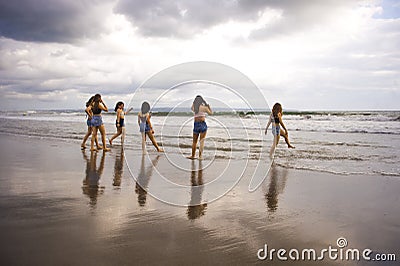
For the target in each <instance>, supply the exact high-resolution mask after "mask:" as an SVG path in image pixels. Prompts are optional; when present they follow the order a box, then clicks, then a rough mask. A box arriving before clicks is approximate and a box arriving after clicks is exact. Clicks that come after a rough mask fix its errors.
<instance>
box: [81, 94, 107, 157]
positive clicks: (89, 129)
mask: <svg viewBox="0 0 400 266" xmlns="http://www.w3.org/2000/svg"><path fill="white" fill-rule="evenodd" d="M93 99H94V96H92V97H90V99H89V101H87V102H86V108H87V107H89V105H91V104H92V102H93ZM92 116H93V112H92V111H91V110H90V112H89V113H87V120H86V125H87V132H86V135H85V137H84V138H83V141H82V144H81V148H82V150H83V149H86V141H87V139H88V138H89V136H90V135H92V132H93V127H92ZM94 141H95V142H96V147H97V149H102V148H103V147H101V146H100V145H99V142H98V140H97V135H96V139H95V140H94Z"/></svg>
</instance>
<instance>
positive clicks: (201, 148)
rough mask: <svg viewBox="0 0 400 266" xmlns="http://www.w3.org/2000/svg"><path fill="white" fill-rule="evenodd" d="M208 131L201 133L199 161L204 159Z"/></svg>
mask: <svg viewBox="0 0 400 266" xmlns="http://www.w3.org/2000/svg"><path fill="white" fill-rule="evenodd" d="M206 135H207V131H206V132H203V133H200V147H199V159H200V160H201V159H203V150H204V141H205V140H206Z"/></svg>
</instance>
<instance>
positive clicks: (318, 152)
mask: <svg viewBox="0 0 400 266" xmlns="http://www.w3.org/2000/svg"><path fill="white" fill-rule="evenodd" d="M267 120H268V114H267V113H257V114H249V115H244V114H243V113H226V112H222V111H221V112H215V115H213V116H209V117H208V118H207V124H208V126H209V130H208V132H207V140H206V150H205V156H206V157H209V158H211V157H212V158H216V159H220V160H225V159H226V160H228V159H229V160H258V159H259V158H260V156H261V153H265V152H267V151H268V150H269V147H270V145H271V143H272V134H271V130H270V129H269V130H268V133H267V135H264V128H265V124H266V123H267ZM283 121H284V123H285V125H286V127H287V128H288V130H289V137H290V140H291V142H292V144H293V145H294V146H296V149H288V148H287V147H286V145H285V142H284V140H283V138H281V141H280V144H279V146H278V148H277V150H276V153H275V160H274V162H275V164H276V165H278V166H281V167H284V168H293V169H304V170H311V171H318V172H328V173H334V174H340V175H354V174H356V175H382V176H395V177H396V176H397V177H400V111H371V112H365V111H364V112H290V113H284V115H283ZM103 122H104V124H105V127H106V132H107V137H108V138H110V137H111V136H112V135H113V134H114V133H115V132H116V128H115V114H114V113H112V112H110V113H108V114H104V115H103ZM152 124H153V127H154V130H155V135H156V139H157V141H158V142H159V143H160V144H161V145H162V146H163V148H164V149H165V151H166V152H167V153H171V154H184V155H189V154H190V147H191V141H192V124H193V118H192V114H191V113H190V112H187V113H186V112H180V113H169V114H168V113H166V112H165V113H164V112H163V113H162V112H159V113H157V112H154V113H153V116H152ZM86 130H87V127H86V117H85V114H84V112H83V111H81V110H54V111H53V110H51V111H8V112H0V133H1V134H11V135H21V136H24V137H30V138H49V139H56V140H59V141H65V142H73V143H76V145H77V148H79V144H80V143H81V141H82V138H83V136H84V135H85V133H86ZM126 132H127V136H126V140H125V149H128V150H133V151H137V152H140V149H141V142H140V133H139V127H138V124H137V116H136V114H135V113H131V114H128V115H127V116H126ZM89 143H90V139H89V141H88V143H87V144H88V145H89ZM119 143H120V140H119V139H116V140H115V141H114V144H116V145H119ZM148 145H149V149H152V147H150V146H151V144H150V143H149V144H148Z"/></svg>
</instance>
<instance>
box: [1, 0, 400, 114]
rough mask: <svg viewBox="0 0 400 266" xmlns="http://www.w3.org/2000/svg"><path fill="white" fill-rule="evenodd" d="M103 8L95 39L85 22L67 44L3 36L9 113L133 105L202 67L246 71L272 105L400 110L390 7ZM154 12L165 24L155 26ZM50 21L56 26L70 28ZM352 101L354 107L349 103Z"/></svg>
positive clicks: (96, 15) (398, 42) (399, 38)
mask: <svg viewBox="0 0 400 266" xmlns="http://www.w3.org/2000/svg"><path fill="white" fill-rule="evenodd" d="M222 2H223V3H222ZM99 3H101V4H100V5H98V6H97V8H98V9H96V10H97V11H96V10H94V9H92V8H89V7H86V8H88V9H90V12H91V13H90V14H91V15H90V16H91V17H93V19H94V20H93V21H96V20H101V23H100V24H99V27H97V26H96V27H95V28H94V31H93V32H95V34H92V35H90V38H87V37H85V36H86V35H85V33H84V32H85V31H86V30H87V28H86V26H85V25H83V24H84V23H83V22H82V21H80V20H79V19H78V20H77V21H76V23H74V25H78V26H79V25H82V27H83V28H82V30H81V31H78V33H77V34H73V35H70V36H69V37H71V39H70V40H71V41H70V42H69V41H68V42H64V43H62V42H58V43H55V42H53V41H50V42H46V40H48V38H43V39H40V38H39V39H38V41H35V40H34V38H32V37H29V36H31V35H29V36H27V37H26V38H24V34H26V33H25V32H26V31H27V30H29V29H30V28H29V27H27V28H25V29H23V30H21V32H20V33H19V35H18V36H19V37H15V36H14V37H15V39H17V40H19V41H16V40H13V39H11V38H14V37H13V35H10V34H5V33H4V32H5V31H4V30H2V31H0V33H1V34H2V35H3V37H1V38H0V80H1V81H0V92H1V93H2V94H3V95H7V97H4V98H3V99H1V100H0V108H6V107H7V108H8V107H9V106H10V105H11V106H12V104H10V103H11V102H13V101H12V99H15V100H18V99H21V97H22V98H23V99H24V100H26V104H27V105H31V106H32V107H34V106H35V104H36V103H35V99H39V98H37V97H35V96H38V95H39V96H40V97H41V100H43V101H44V100H46V96H45V95H50V96H49V97H47V99H48V100H46V101H45V102H44V103H43V101H42V103H41V104H42V105H41V106H43V107H48V108H57V107H59V108H64V106H60V105H62V103H61V102H60V99H65V103H68V104H66V105H68V106H70V107H71V108H80V107H81V106H82V103H83V102H84V101H86V97H87V96H88V95H90V94H92V93H95V92H100V93H102V94H103V95H105V97H106V99H107V97H109V99H110V100H113V101H114V100H117V98H118V99H121V100H124V101H128V100H129V97H130V95H131V94H132V93H133V90H134V89H135V88H137V87H138V86H139V85H140V84H141V83H142V82H144V81H145V80H146V79H147V78H149V77H150V76H151V75H152V74H155V73H157V72H159V71H161V70H163V69H165V68H167V67H170V66H172V65H175V64H180V63H184V62H188V61H199V60H200V61H213V62H219V63H223V64H226V65H228V66H231V67H234V68H236V69H237V70H239V71H241V72H242V73H244V74H245V75H247V76H248V77H249V78H250V79H251V80H253V81H254V82H255V83H256V84H257V85H258V86H259V87H260V88H261V89H262V91H263V93H264V95H265V96H266V98H267V101H268V103H269V104H272V103H273V102H275V101H278V100H279V101H281V102H283V103H286V104H284V105H285V106H287V107H288V108H303V109H324V108H335V106H340V108H343V109H346V108H349V109H358V108H361V107H362V108H365V109H368V106H371V108H381V109H385V108H392V109H393V108H396V109H399V108H400V106H399V104H398V102H399V101H393V100H392V99H393V98H394V99H399V94H400V92H399V91H400V88H399V78H398V77H399V74H400V73H399V71H400V63H399V62H400V60H399V59H400V53H399V52H398V47H400V34H399V29H400V25H399V24H400V19H398V18H397V19H394V18H390V19H382V18H379V17H376V16H377V14H378V15H379V14H380V13H382V12H383V11H385V9H384V8H387V7H386V6H383V5H380V2H373V1H370V2H365V1H363V2H356V1H350V3H349V1H339V2H337V1H323V2H321V1H317V2H313V3H311V4H310V3H308V2H307V1H306V2H303V1H265V2H264V1H261V2H259V1H237V2H236V4H233V2H232V1H221V3H220V2H218V3H219V4H218V5H226V6H223V7H224V8H226V9H227V10H225V13H224V10H223V9H221V8H217V7H218V6H217V7H215V8H214V9H213V10H211V11H209V9H205V8H204V5H211V4H212V3H214V2H213V1H210V2H208V1H190V2H186V1H176V2H173V3H171V2H170V1H168V3H171V4H170V5H167V2H164V1H147V2H143V1H132V2H126V1H120V2H119V3H118V4H117V5H116V6H115V7H114V4H115V3H116V2H115V3H114V2H113V1H104V2H103V1H100V2H99ZM174 3H175V4H174ZM125 5H127V6H125ZM143 5H145V6H143ZM123 7H129V8H126V9H123ZM13 8H14V9H15V8H16V7H15V6H14V5H13ZM134 8H137V9H136V10H133V9H134ZM141 8H142V9H141ZM14 9H13V10H14ZM68 10H69V12H70V11H71V10H75V11H73V12H75V13H76V14H81V12H82V11H81V9H73V8H72V9H68ZM68 10H67V11H68ZM78 10H79V11H78ZM147 11H148V12H147ZM150 11H151V12H150ZM156 11H157V12H158V13H157V12H156ZM195 11H199V12H198V14H197V13H195ZM46 12H48V10H47V11H46ZM113 12H114V13H113ZM146 12H147V13H146ZM152 12H153V13H154V12H156V14H157V16H158V17H157V20H151V18H152V16H153V15H154V14H153V13H152ZM39 13H40V12H39ZM152 14H153V15H152ZM100 16H101V18H100ZM47 18H52V19H54V21H55V22H56V23H55V25H58V23H62V21H63V20H62V19H60V21H58V20H57V19H56V18H55V17H54V16H48V17H47ZM174 19H175V21H174ZM169 20H172V22H171V21H169ZM182 21H184V22H185V23H183V24H182V25H179V26H177V27H172V26H173V25H175V24H176V23H178V22H179V23H180V22H182ZM164 22H165V23H164ZM171 23H172V24H171ZM179 23H178V24H179ZM171 25H172V26H171ZM100 26H101V27H100ZM74 27H75V26H74ZM157 27H158V28H157ZM35 32H40V31H38V30H36V31H35ZM60 34H61V33H60ZM67 35H68V34H67ZM88 36H89V35H88ZM170 36H177V37H178V38H175V37H170ZM28 37H29V38H28ZM53 37H54V36H53ZM67 37H68V36H67ZM49 38H50V37H49ZM27 40H30V41H27ZM49 40H50V39H49ZM53 40H56V39H53ZM381 90H384V91H385V93H381V92H380V91H381ZM64 91H68V92H71V91H74V92H75V95H74V94H73V93H65V94H62V92H64ZM60 92H61V94H57V93H60ZM333 92H335V93H333ZM57 95H58V96H59V97H55V96H57ZM60 95H62V96H60ZM336 95H337V97H336ZM374 95H375V96H376V97H378V98H380V99H381V100H380V101H379V102H380V105H377V104H376V101H375V102H374V101H373V99H374ZM52 96H53V97H52ZM326 96H327V97H333V96H335V97H333V98H334V99H335V100H336V101H337V102H338V103H337V104H336V105H335V104H331V103H330V102H329V101H325V100H323V99H322V98H321V99H320V100H318V99H319V97H326ZM349 96H351V97H353V98H352V99H353V101H350V100H349V101H347V100H345V101H342V100H341V99H343V98H345V99H347V98H348V97H349ZM64 97H67V98H64ZM385 97H387V98H385ZM355 99H357V101H355ZM385 99H386V100H385ZM39 100H40V99H39ZM52 100H53V102H52ZM385 101H386V102H385ZM288 105H289V106H288ZM30 108H31V107H30Z"/></svg>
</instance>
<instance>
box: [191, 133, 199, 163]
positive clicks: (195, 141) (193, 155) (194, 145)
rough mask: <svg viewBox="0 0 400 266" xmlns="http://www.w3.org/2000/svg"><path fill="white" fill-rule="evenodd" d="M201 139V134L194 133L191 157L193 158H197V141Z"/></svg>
mask: <svg viewBox="0 0 400 266" xmlns="http://www.w3.org/2000/svg"><path fill="white" fill-rule="evenodd" d="M198 140H199V134H195V133H193V142H192V156H191V157H189V158H191V159H194V158H196V157H195V156H196V148H197V141H198Z"/></svg>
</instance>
